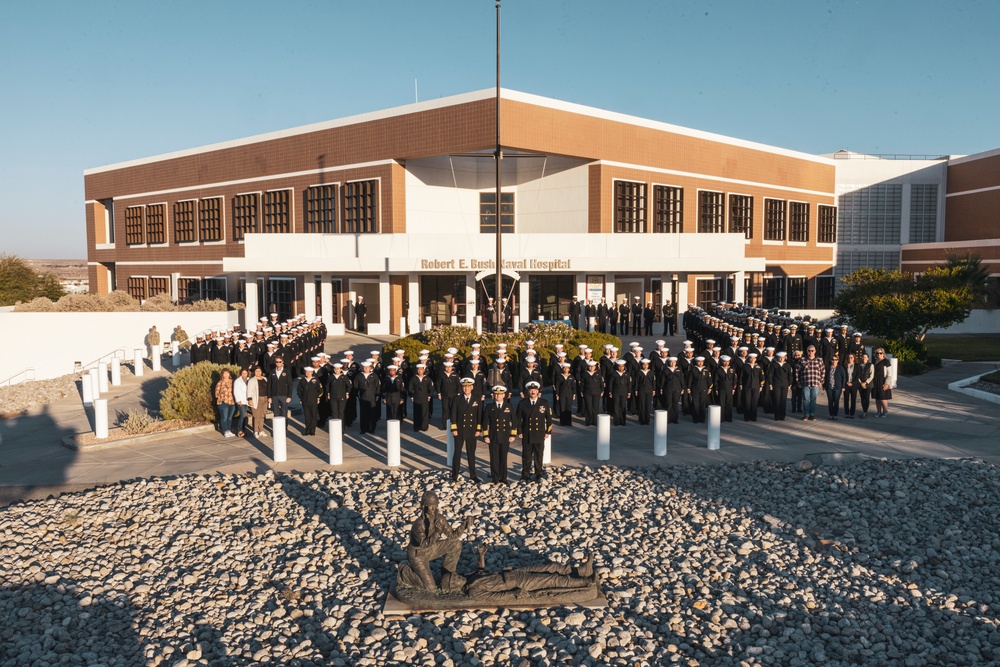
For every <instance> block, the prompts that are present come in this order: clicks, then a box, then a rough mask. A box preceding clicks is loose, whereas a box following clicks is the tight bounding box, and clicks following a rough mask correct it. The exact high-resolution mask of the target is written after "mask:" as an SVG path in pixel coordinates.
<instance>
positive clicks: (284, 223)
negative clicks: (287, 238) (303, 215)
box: [261, 190, 291, 234]
mask: <svg viewBox="0 0 1000 667" xmlns="http://www.w3.org/2000/svg"><path fill="white" fill-rule="evenodd" d="M289 199H290V197H289V190H271V191H269V192H265V193H264V227H263V229H261V231H262V232H264V233H265V234H285V233H287V232H288V231H290V229H291V212H290V207H289Z"/></svg>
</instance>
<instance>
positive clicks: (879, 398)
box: [872, 347, 892, 417]
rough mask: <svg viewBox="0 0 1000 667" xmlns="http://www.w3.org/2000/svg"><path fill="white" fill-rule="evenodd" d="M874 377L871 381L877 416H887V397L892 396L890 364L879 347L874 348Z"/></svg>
mask: <svg viewBox="0 0 1000 667" xmlns="http://www.w3.org/2000/svg"><path fill="white" fill-rule="evenodd" d="M874 365H875V379H874V380H873V381H872V396H873V397H874V398H875V409H876V410H877V411H878V416H879V417H888V416H889V399H891V398H892V364H890V363H889V357H887V356H886V354H885V350H883V349H882V348H881V347H880V348H878V349H877V350H875V364H874Z"/></svg>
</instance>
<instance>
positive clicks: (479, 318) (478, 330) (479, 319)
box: [476, 315, 483, 336]
mask: <svg viewBox="0 0 1000 667" xmlns="http://www.w3.org/2000/svg"><path fill="white" fill-rule="evenodd" d="M476 333H477V334H479V335H480V336H481V335H482V334H483V316H482V315H476Z"/></svg>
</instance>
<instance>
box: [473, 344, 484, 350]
mask: <svg viewBox="0 0 1000 667" xmlns="http://www.w3.org/2000/svg"><path fill="white" fill-rule="evenodd" d="M479 347H482V345H480V344H479V343H473V344H472V349H476V348H479Z"/></svg>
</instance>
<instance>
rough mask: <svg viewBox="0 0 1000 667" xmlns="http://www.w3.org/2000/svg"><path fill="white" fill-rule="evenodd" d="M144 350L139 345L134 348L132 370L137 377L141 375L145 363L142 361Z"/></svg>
mask: <svg viewBox="0 0 1000 667" xmlns="http://www.w3.org/2000/svg"><path fill="white" fill-rule="evenodd" d="M144 352H145V350H143V349H142V348H141V347H137V348H135V354H134V356H133V357H132V363H133V371H134V372H135V376H136V377H137V378H141V377H142V371H143V367H144V366H145V365H146V363H145V362H144V361H143V359H144V358H145V356H146V355H145V354H143V353H144Z"/></svg>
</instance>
